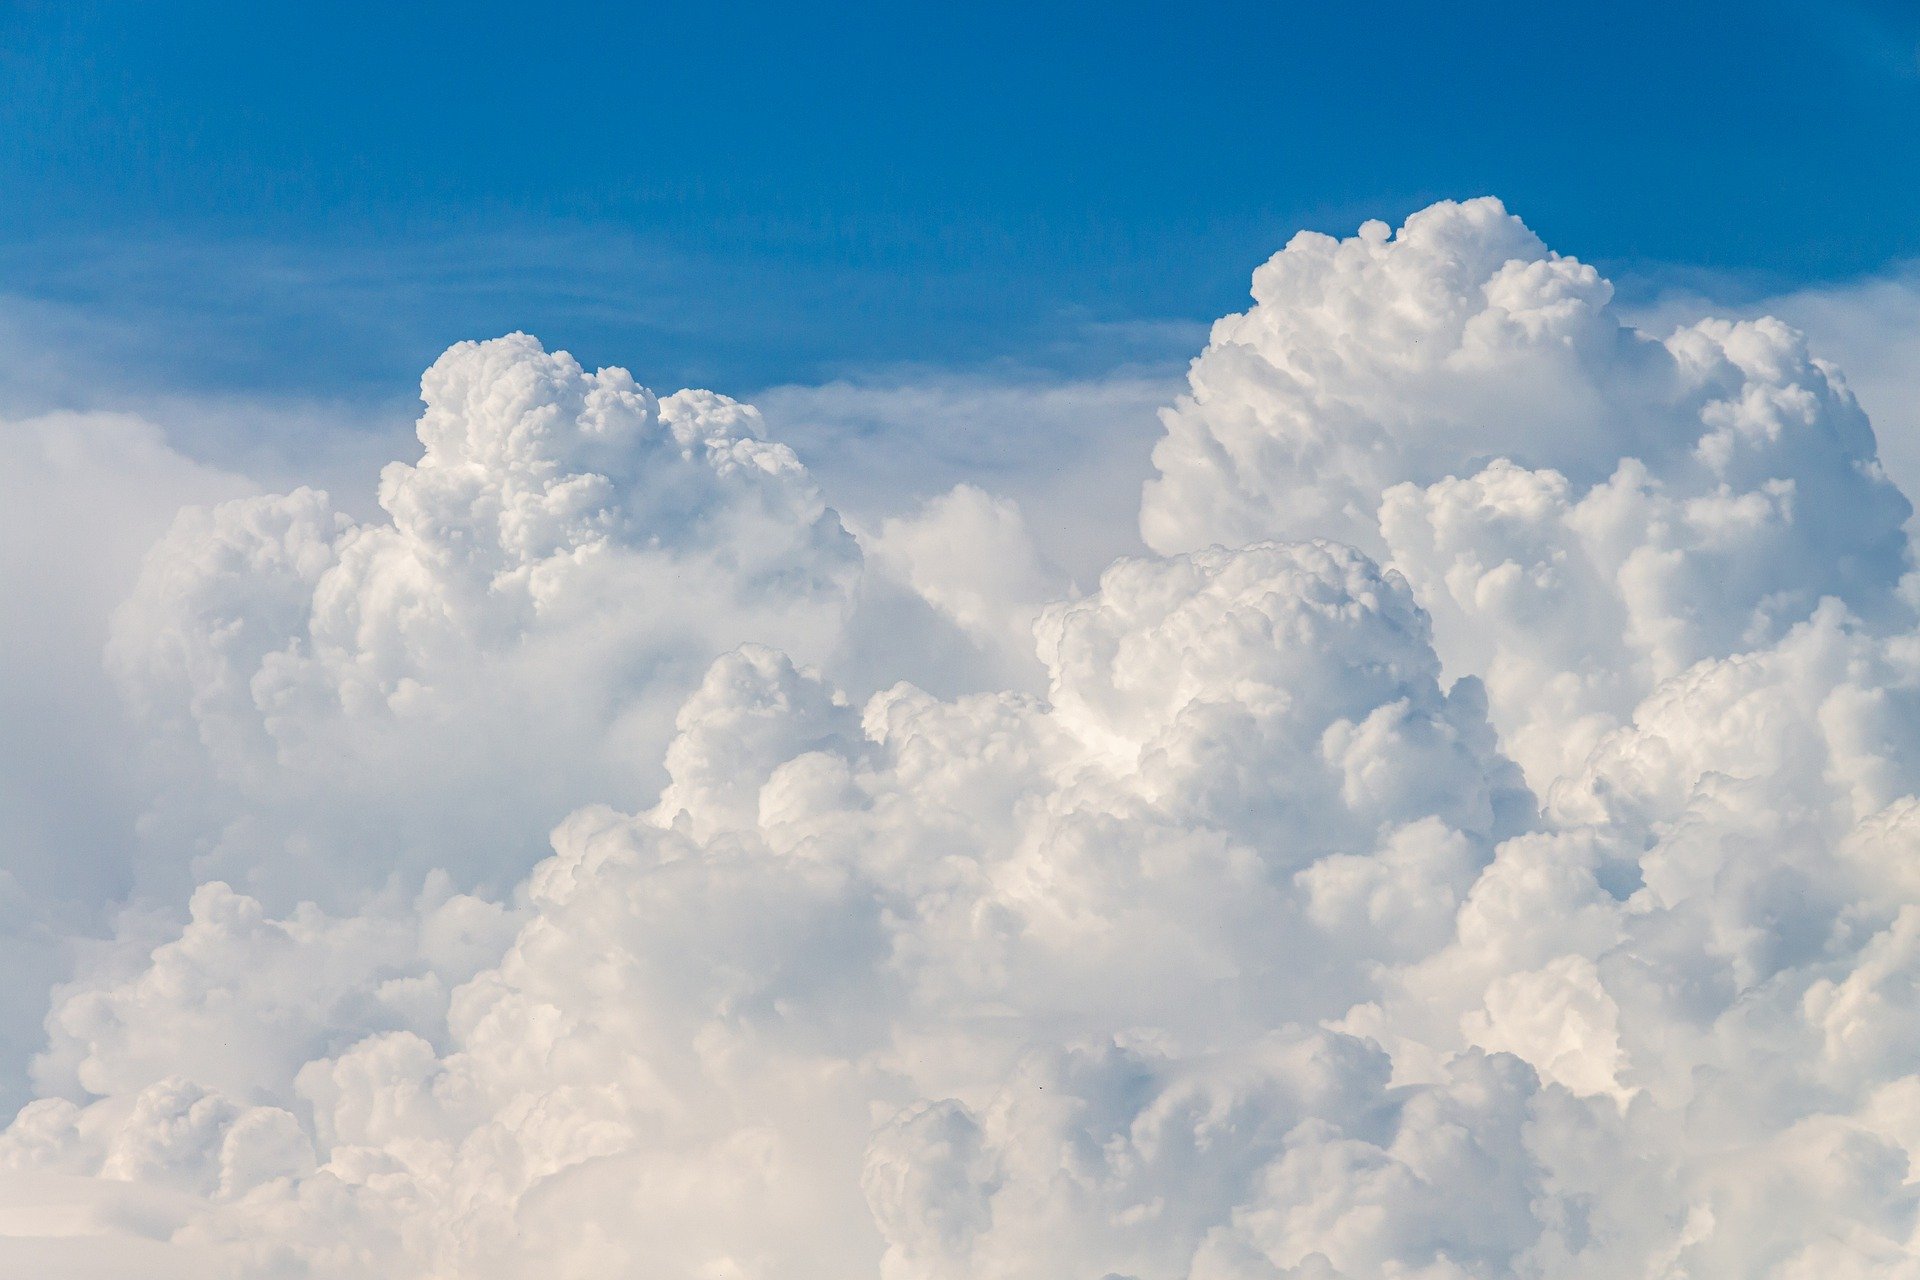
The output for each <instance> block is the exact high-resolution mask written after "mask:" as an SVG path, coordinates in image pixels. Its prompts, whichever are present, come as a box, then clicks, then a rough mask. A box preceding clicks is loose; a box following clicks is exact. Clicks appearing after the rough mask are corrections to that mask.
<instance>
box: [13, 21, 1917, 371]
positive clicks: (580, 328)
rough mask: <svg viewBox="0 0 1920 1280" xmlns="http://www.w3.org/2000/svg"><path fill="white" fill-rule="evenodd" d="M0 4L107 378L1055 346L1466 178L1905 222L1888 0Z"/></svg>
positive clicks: (28, 299)
mask: <svg viewBox="0 0 1920 1280" xmlns="http://www.w3.org/2000/svg"><path fill="white" fill-rule="evenodd" d="M0 13H3V14H4V16H0V46H3V48H4V53H3V54H0V75H3V76H4V81H5V85H4V94H3V95H0V137H4V139H5V142H4V145H0V293H4V294H5V295H6V296H7V297H8V298H9V299H10V302H11V309H12V313H13V315H14V316H15V317H16V319H15V324H16V326H18V325H23V324H24V325H28V326H30V327H32V328H34V329H35V330H36V333H37V335H38V336H39V338H40V339H41V340H44V341H49V342H57V343H61V344H64V346H65V348H66V349H67V350H68V351H69V354H72V355H74V357H75V358H77V359H79V360H80V361H82V362H83V363H91V364H93V365H96V366H98V367H100V368H101V369H102V372H101V373H100V374H99V377H100V379H101V380H102V382H105V383H114V384H119V383H127V384H135V385H149V386H150V385H153V384H165V385H169V386H173V387H187V388H216V389H220V390H226V391H260V392H276V393H278V392H297V393H299V394H302V395H336V394H337V395H347V396H352V395H359V394H386V393H391V392H394V391H401V390H404V389H405V388H407V387H408V386H410V384H411V382H412V379H413V377H414V375H415V374H416V373H417V371H418V369H419V368H420V367H422V366H423V365H424V363H425V362H426V361H427V360H429V359H430V358H431V357H432V355H433V354H434V353H435V352H437V351H438V350H439V349H440V348H442V347H443V346H445V345H446V344H447V343H449V342H451V341H454V340H456V339H459V338H463V337H470V336H482V335H487V334H492V333H496V332H501V331H504V330H507V329H512V328H526V329H529V330H531V331H534V332H536V333H538V334H540V335H541V336H542V337H543V338H544V339H545V340H547V341H548V342H549V343H550V344H556V345H564V346H567V347H569V348H571V349H573V350H575V351H577V352H578V353H579V354H580V355H581V356H582V358H583V359H585V360H588V361H590V362H591V361H600V362H611V361H619V362H622V363H627V364H630V365H632V366H633V367H634V368H635V369H636V371H638V372H640V373H641V375H642V376H643V377H645V378H647V379H648V380H650V381H653V382H655V383H658V384H661V385H679V384H680V383H683V382H701V383H707V384H711V385H716V386H720V387H723V388H728V389H733V390H753V389H755V388H759V387H764V386H767V385H770V384H774V383H780V382H786V381H813V380H820V379H823V378H827V377H831V376H835V375H837V374H844V373H847V372H848V371H861V370H871V369H873V368H876V367H888V366H898V365H901V364H916V365H929V366H934V367H939V368H949V369H950V368H983V367H993V366H996V365H1000V366H1004V365H1008V364H1015V365H1019V366H1022V367H1039V368H1043V369H1046V370H1048V371H1050V372H1059V371H1068V372H1075V371H1083V370H1087V369H1092V368H1097V367H1101V366H1105V365H1110V364H1113V363H1117V362H1122V361H1126V360H1130V359H1139V360H1147V361H1152V360H1162V359H1165V358H1168V357H1169V356H1171V355H1172V354H1174V353H1180V354H1186V353H1190V352H1191V350H1192V349H1193V346H1194V344H1193V340H1192V336H1191V334H1190V333H1189V332H1187V331H1186V330H1185V328H1184V327H1183V326H1182V325H1180V324H1178V323H1172V324H1170V323H1168V322H1182V321H1188V322H1199V321H1203V320H1205V319H1207V318H1209V317H1212V316H1215V315H1218V314H1220V313H1221V312H1223V311H1225V310H1229V309H1233V308H1235V307H1237V306H1238V305H1240V300H1241V299H1242V298H1243V297H1244V286H1245V280H1246V276H1247V273H1248V271H1249V269H1250V268H1251V267H1252V266H1253V265H1254V264H1255V263H1256V262H1258V261H1259V260H1260V259H1262V258H1263V257H1265V256H1266V255H1267V254H1268V253H1270V252H1271V251H1273V250H1274V249H1276V248H1278V247H1279V246H1280V245H1281V244H1282V243H1284V241H1285V239H1286V238H1287V236H1288V235H1289V234H1291V232H1292V231H1293V230H1294V229H1296V228H1298V227H1301V226H1310V227H1317V228H1324V229H1327V230H1333V231H1350V230H1351V229H1352V227H1353V226H1355V225H1356V224H1357V223H1358V222H1359V221H1361V220H1362V219H1364V218H1366V217H1370V216H1381V217H1386V218H1389V219H1397V218H1399V217H1401V216H1404V215H1405V214H1406V213H1408V212H1410V211H1411V210H1413V209H1415V208H1417V207H1420V206H1421V205H1423V204H1425V203H1427V202H1429V201H1431V200H1433V199H1436V198H1440V197H1445V196H1467V195H1472V194H1478V193H1483V192H1492V193H1495V194H1498V195H1500V196H1502V197H1503V198H1504V199H1505V200H1506V201H1507V202H1508V204H1509V205H1510V206H1511V207H1512V208H1513V209H1515V211H1517V212H1519V213H1520V214H1522V216H1524V217H1525V218H1526V219H1527V220H1528V221H1529V222H1530V223H1531V224H1532V225H1533V226H1534V227H1535V228H1536V229H1537V230H1538V231H1539V232H1540V233H1541V234H1542V236H1543V237H1544V238H1545V239H1546V240H1547V241H1548V243H1550V244H1553V245H1554V246H1556V247H1557V248H1560V249H1561V250H1563V251H1565V252H1571V253H1576V254H1578V255H1580V256H1581V257H1583V258H1587V259H1590V260H1593V261H1595V262H1597V263H1599V264H1601V265H1602V266H1603V267H1604V268H1605V269H1607V270H1608V271H1609V272H1610V273H1611V274H1613V275H1614V276H1615V277H1616V278H1618V279H1621V280H1623V281H1625V282H1626V284H1627V285H1628V287H1630V288H1631V287H1649V288H1650V287H1652V286H1649V285H1646V284H1645V282H1647V281H1657V282H1661V283H1671V282H1672V281H1673V280H1675V279H1678V278H1680V277H1681V275H1682V274H1687V275H1688V276H1689V278H1694V279H1698V278H1700V277H1701V276H1702V275H1703V274H1704V275H1706V276H1710V277H1711V278H1712V281H1713V291H1715V292H1719V293H1726V292H1729V291H1734V292H1738V291H1747V292H1749V293H1753V294H1756V295H1757V294H1760V293H1765V292H1777V291H1780V290H1783V289H1789V288H1795V287H1802V286H1805V285H1807V284H1811V283H1818V282H1823V281H1835V280H1844V279H1848V278H1852V277H1858V276H1861V275H1867V274H1872V273H1876V272H1880V271H1883V270H1886V269H1888V268H1889V267H1890V266H1891V265H1893V264H1897V263H1899V262H1902V261H1904V260H1906V259H1909V258H1911V257H1913V256H1914V255H1916V254H1917V253H1920V219H1917V218H1916V217H1915V216H1914V209H1915V206H1916V196H1917V195H1920V128H1916V127H1915V126H1916V123H1920V120H1917V117H1920V53H1917V52H1916V51H1917V50H1920V9H1916V8H1915V7H1914V6H1913V5H1911V4H1910V3H1905V2H1904V0H1845V2H1844V3H1841V2H1828V3H1819V4H1815V3H1803V2H1800V0H1755V2H1754V3H1749V4H1744V5H1738V6H1735V5H1730V4H1728V5H1721V4H1684V3H1643V2H1641V0H1628V2H1626V3H1604V4H1603V3H1584V2H1582V3H1565V4H1556V5H1535V4H1529V5H1521V4H1510V3H1492V4H1479V5H1472V6H1457V5H1438V4H1407V3H1394V4H1376V5H1373V6H1367V7H1359V6H1332V5H1301V4H1286V3H1269V4H1244V3H1226V4H1214V5H1207V6H1200V5H1177V6H1176V5H1133V4H1123V5H1113V6H1106V7H1102V8H1095V7H1093V6H1061V5H1046V4H1031V3H1029V4H1021V5H1010V4H997V3H970V4H965V5H958V4H937V3H936V4H920V5H914V6H885V5H871V4H859V5H839V6H834V7H831V8H826V7H796V6H774V5H764V4H703V5H674V6H663V5H635V6H622V7H616V6H602V5H579V4H565V3H561V4H548V5H544V6H537V7H536V6H526V5H504V4H462V5H459V6H453V5H443V4H418V5H395V4H391V3H386V4H379V5H362V4H352V3H340V4H333V5H326V6H260V5H252V4H246V5H242V4H207V3H201V4H168V5H156V4H72V3H58V4H55V3H45V4H40V3H18V2H16V3H11V4H8V5H6V6H5V7H4V10H0ZM20 317H25V318H24V319H21V318H20ZM49 335H51V336H49ZM16 381H19V380H17V379H16ZM22 385H24V386H25V391H24V392H22V394H26V393H30V392H31V391H32V386H31V379H27V380H26V381H25V383H24V384H22ZM16 389H18V388H16Z"/></svg>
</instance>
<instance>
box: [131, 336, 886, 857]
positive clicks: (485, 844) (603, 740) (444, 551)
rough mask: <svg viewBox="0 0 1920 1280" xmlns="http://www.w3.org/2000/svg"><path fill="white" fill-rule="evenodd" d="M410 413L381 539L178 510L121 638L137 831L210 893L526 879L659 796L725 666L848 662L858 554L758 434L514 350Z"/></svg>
mask: <svg viewBox="0 0 1920 1280" xmlns="http://www.w3.org/2000/svg"><path fill="white" fill-rule="evenodd" d="M421 396H422V398H423V399H424V400H425V402H426V411H425V413H424V414H423V415H422V417H421V419H420V424H419V436H420V442H421V445H422V446H423V449H424V452H423V455H422V457H421V458H420V460H419V461H418V462H417V463H413V464H407V463H394V464H392V465H390V466H389V467H387V469H386V471H385V472H384V473H383V475H382V476H381V481H380V495H379V496H380V505H381V507H382V508H384V510H385V511H386V513H387V515H388V517H389V519H388V520H387V521H385V522H376V523H370V524H358V523H355V522H353V521H351V520H348V519H347V518H346V517H344V516H342V515H340V514H339V513H337V512H336V511H335V510H334V509H333V507H332V505H331V503H330V502H329V500H328V498H327V496H326V495H325V494H322V493H317V492H314V491H312V490H305V489H303V490H299V491H296V492H294V493H291V494H287V495H284V496H273V497H259V498H247V499H240V500H237V501H234V502H229V503H226V504H224V505H221V506H216V507H212V508H202V509H194V510H190V511H188V512H186V513H185V514H183V515H182V516H181V518H180V520H179V522H178V523H177V524H176V525H175V527H174V529H173V531H172V533H171V534H169V535H168V537H167V538H166V539H165V540H164V541H163V542H162V543H161V544H160V545H159V546H158V547H157V548H156V549H155V550H154V552H153V553H152V555H151V556H150V557H149V559H148V562H147V567H146V571H145V573H144V574H143V575H142V577H141V580H140V582H139V584H138V586H137V587H136V588H135V590H134V592H133V594H132V596H131V598H130V599H129V600H128V601H127V603H126V604H125V605H124V606H123V607H122V609H121V610H120V613H119V616H118V618H117V620H116V624H115V629H114V635H113V640H112V644H111V646H110V648H109V651H108V657H109V663H110V666H111V668H112V670H113V672H114V674H115V675H116V677H117V678H118V679H119V681H120V683H121V685H122V686H123V688H124V689H125V690H126V693H127V696H128V698H129V700H130V701H131V702H132V703H133V704H134V705H135V706H137V707H138V708H139V709H140V711H141V712H142V713H143V714H144V715H145V717H146V719H147V721H148V723H149V725H150V726H151V730H152V733H153V736H154V738H155V740H156V742H157V743H158V744H159V749H158V751H157V752H156V755H157V756H160V757H162V758H163V762H162V775H161V776H162V777H163V778H165V779H166V780H167V781H168V782H170V783H172V784H173V787H174V790H173V792H172V795H171V798H170V800H169V802H168V804H167V805H166V806H165V807H164V808H163V810H162V812H161V813H159V814H158V815H156V817H155V819H154V820H153V821H154V823H155V824H156V825H157V826H158V827H159V828H160V829H163V830H169V831H170V832H176V831H177V833H178V834H177V835H176V837H175V838H184V839H192V840H195V841H197V842H198V843H199V844H200V845H201V846H203V847H204V848H205V850H206V852H203V853H202V854H201V855H200V856H199V858H198V865H199V866H200V867H201V869H202V871H203V872H218V873H222V874H227V875H233V876H242V877H249V878H252V879H256V880H261V881H264V882H265V883H268V884H273V883H279V884H283V885H289V886H292V887H295V888H297V889H300V890H301V891H304V892H319V891H321V888H320V886H323V885H325V884H326V883H327V882H328V880H329V878H332V877H335V875H336V871H335V865H334V864H338V863H339V862H341V861H343V860H344V861H347V862H350V863H351V862H358V863H362V864H367V863H370V864H371V868H369V869H368V870H367V872H365V873H363V874H362V875H361V877H360V878H361V879H368V878H370V879H371V880H372V881H373V882H374V883H378V882H379V880H380V878H381V876H384V875H385V874H386V872H387V871H388V870H390V869H393V868H403V869H413V870H418V869H422V868H425V867H431V866H435V865H452V866H455V867H458V868H460V869H462V870H463V872H466V873H472V872H479V873H482V874H484V873H488V872H493V873H497V872H499V871H500V870H503V869H506V868H511V867H514V866H515V865H516V864H521V865H523V860H524V848H525V844H526V842H527V840H528V839H529V838H530V837H533V836H534V834H535V833H537V832H539V831H540V830H542V829H544V827H545V826H546V825H547V824H549V823H550V822H552V821H553V820H554V819H555V818H556V817H558V816H559V814H561V813H564V812H565V810H566V808H567V807H569V806H570V805H571V804H572V803H573V802H576V801H577V800H578V799H579V797H580V796H581V795H583V794H588V795H593V794H605V795H610V796H613V797H621V796H635V794H636V787H637V786H641V785H644V784H645V783H646V782H647V781H648V780H650V779H652V780H657V776H658V774H657V770H658V764H657V761H658V753H659V749H660V747H661V745H662V744H663V743H664V741H665V738H666V736H667V733H668V732H669V731H670V725H671V719H672V715H673V708H674V706H675V705H677V703H678V702H679V700H680V698H681V697H682V696H684V693H685V690H686V689H687V688H688V687H689V686H690V685H691V683H692V682H693V681H694V680H695V679H697V678H698V674H699V671H700V670H701V669H702V668H703V667H704V666H705V664H706V662H707V661H708V660H709V659H710V658H711V657H712V655H713V654H714V653H715V652H717V651H719V650H722V649H726V648H730V647H732V646H733V645H735V644H738V643H740V642H742V641H744V640H764V639H775V640H778V641H779V642H780V643H782V644H783V645H786V646H788V647H790V648H791V649H793V650H794V651H795V652H796V653H800V654H803V655H807V656H809V657H812V658H815V659H818V658H820V657H822V656H824V655H825V653H827V652H828V651H830V650H831V649H832V647H833V646H834V645H835V643H836V642H837V640H838V636H839V630H840V626H841V624H842V622H843V621H844V617H845V614H846V612H847V610H848V608H849V605H850V600H851V595H852V591H853V586H854V582H855V580H856V578H857V574H858V566H859V553H858V550H857V548H856V547H855V546H854V544H853V541H852V539H851V537H850V536H849V535H848V534H847V533H846V532H845V531H844V530H843V529H842V528H841V527H840V524H839V521H838V519H837V518H836V517H835V515H834V514H833V512H832V511H830V510H829V509H827V508H826V507H825V506H824V505H823V503H822V501H821V498H820V496H819V494H818V492H817V490H816V489H815V488H814V486H813V484H812V483H811V481H810V480H809V479H808V476H807V473H806V471H805V470H804V468H802V467H801V465H800V464H799V462H798V461H797V460H796V459H795V458H794V456H793V454H792V452H791V451H790V450H788V449H787V448H785V447H784V446H782V445H779V444H776V443H771V442H769V441H767V440H765V439H764V438H763V437H762V434H761V432H760V429H759V424H758V418H757V415H756V414H755V413H754V411H753V410H752V409H751V408H749V407H747V406H745V405H741V404H737V403H735V402H734V401H731V400H728V399H726V398H725V397H723V396H716V395H712V394H710V393H707V392H699V391H685V392H681V393H679V394H677V395H674V396H670V397H668V398H666V399H665V400H658V399H656V398H655V397H654V395H653V394H652V393H651V392H649V391H647V390H646V389H645V388H643V387H640V386H638V385H637V384H636V383H635V382H634V381H633V379H632V377H631V376H629V375H628V374H627V372H626V371H625V370H622V369H603V370H601V371H600V372H598V373H591V374H590V373H586V372H584V371H583V370H582V369H581V368H580V366H579V365H578V364H576V363H575V362H574V360H573V359H572V357H570V356H568V355H566V354H565V353H558V354H549V353H548V352H546V351H543V350H542V349H541V347H540V345H539V344H538V343H537V342H535V341H534V340H533V339H531V338H528V337H526V336H525V335H515V336H512V337H508V338H502V339H499V340H497V341H494V342H487V343H463V344H461V345H459V346H456V347H454V348H452V349H451V350H449V351H448V352H447V353H446V354H445V355H444V356H442V357H441V358H440V360H439V361H437V362H436V363H435V364H434V366H433V367H432V368H431V369H429V370H428V371H427V373H426V376H425V377H424V378H423V379H422V381H421ZM349 796H350V797H352V802H351V804H344V803H343V800H344V799H345V798H346V797H349ZM236 810H238V811H242V812H245V813H246V814H247V815H248V816H247V817H246V818H245V819H244V820H236V819H235V818H234V817H233V815H234V814H235V812H236ZM355 810H357V811H358V812H357V813H356V812H355ZM346 878H347V879H348V880H349V882H351V881H352V880H353V879H354V877H352V876H351V875H349V876H347V877H346Z"/></svg>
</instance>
